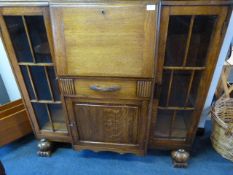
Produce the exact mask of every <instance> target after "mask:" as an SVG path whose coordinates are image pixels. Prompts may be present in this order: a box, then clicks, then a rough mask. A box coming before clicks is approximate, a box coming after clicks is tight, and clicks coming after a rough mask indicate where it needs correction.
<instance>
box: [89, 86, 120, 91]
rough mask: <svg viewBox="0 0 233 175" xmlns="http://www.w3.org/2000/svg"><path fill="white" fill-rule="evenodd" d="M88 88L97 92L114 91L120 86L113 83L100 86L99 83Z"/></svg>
mask: <svg viewBox="0 0 233 175" xmlns="http://www.w3.org/2000/svg"><path fill="white" fill-rule="evenodd" d="M90 89H91V90H93V91H98V92H115V91H119V90H120V89H121V87H120V86H118V85H114V86H110V87H101V86H99V85H91V86H90Z"/></svg>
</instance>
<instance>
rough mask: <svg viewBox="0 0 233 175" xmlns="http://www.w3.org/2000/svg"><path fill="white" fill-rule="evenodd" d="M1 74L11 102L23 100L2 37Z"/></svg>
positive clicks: (0, 48)
mask: <svg viewBox="0 0 233 175" xmlns="http://www.w3.org/2000/svg"><path fill="white" fill-rule="evenodd" d="M0 74H1V76H2V80H3V82H4V84H5V87H6V90H7V93H8V96H9V98H10V100H11V101H14V100H17V99H19V98H21V95H20V92H19V89H18V86H17V83H16V80H15V77H14V75H13V72H12V69H11V66H10V63H9V60H8V57H7V54H6V51H5V48H4V46H3V43H2V39H1V37H0Z"/></svg>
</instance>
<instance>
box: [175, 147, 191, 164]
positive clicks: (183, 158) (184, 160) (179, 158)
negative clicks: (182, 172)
mask: <svg viewBox="0 0 233 175" xmlns="http://www.w3.org/2000/svg"><path fill="white" fill-rule="evenodd" d="M189 156H190V155H189V153H188V152H187V151H186V150H184V149H178V150H176V151H172V153H171V157H172V163H173V166H174V167H175V168H186V167H187V166H188V160H189Z"/></svg>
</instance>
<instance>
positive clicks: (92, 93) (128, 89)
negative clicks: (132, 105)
mask: <svg viewBox="0 0 233 175" xmlns="http://www.w3.org/2000/svg"><path fill="white" fill-rule="evenodd" d="M60 83H61V89H62V91H63V94H64V95H65V96H75V97H81V98H106V99H107V98H108V99H109V98H116V99H140V98H143V99H145V98H149V97H150V95H151V85H152V82H151V80H129V79H104V78H99V79H90V78H74V79H70V78H61V79H60Z"/></svg>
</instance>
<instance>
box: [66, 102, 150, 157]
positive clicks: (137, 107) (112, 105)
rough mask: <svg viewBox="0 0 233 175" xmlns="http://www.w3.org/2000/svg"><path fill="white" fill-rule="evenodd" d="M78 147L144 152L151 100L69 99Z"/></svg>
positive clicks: (122, 151)
mask: <svg viewBox="0 0 233 175" xmlns="http://www.w3.org/2000/svg"><path fill="white" fill-rule="evenodd" d="M67 104H68V108H69V117H70V121H71V123H70V126H71V128H72V135H73V141H74V143H73V144H74V147H75V148H76V149H92V150H96V151H106V150H108V151H116V152H120V153H127V152H131V153H135V154H144V149H145V140H144V138H145V133H146V122H147V105H148V102H140V101H138V102H137V101H127V100H124V101H107V100H105V101H104V102H103V101H101V100H80V99H79V100H71V99H67Z"/></svg>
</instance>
